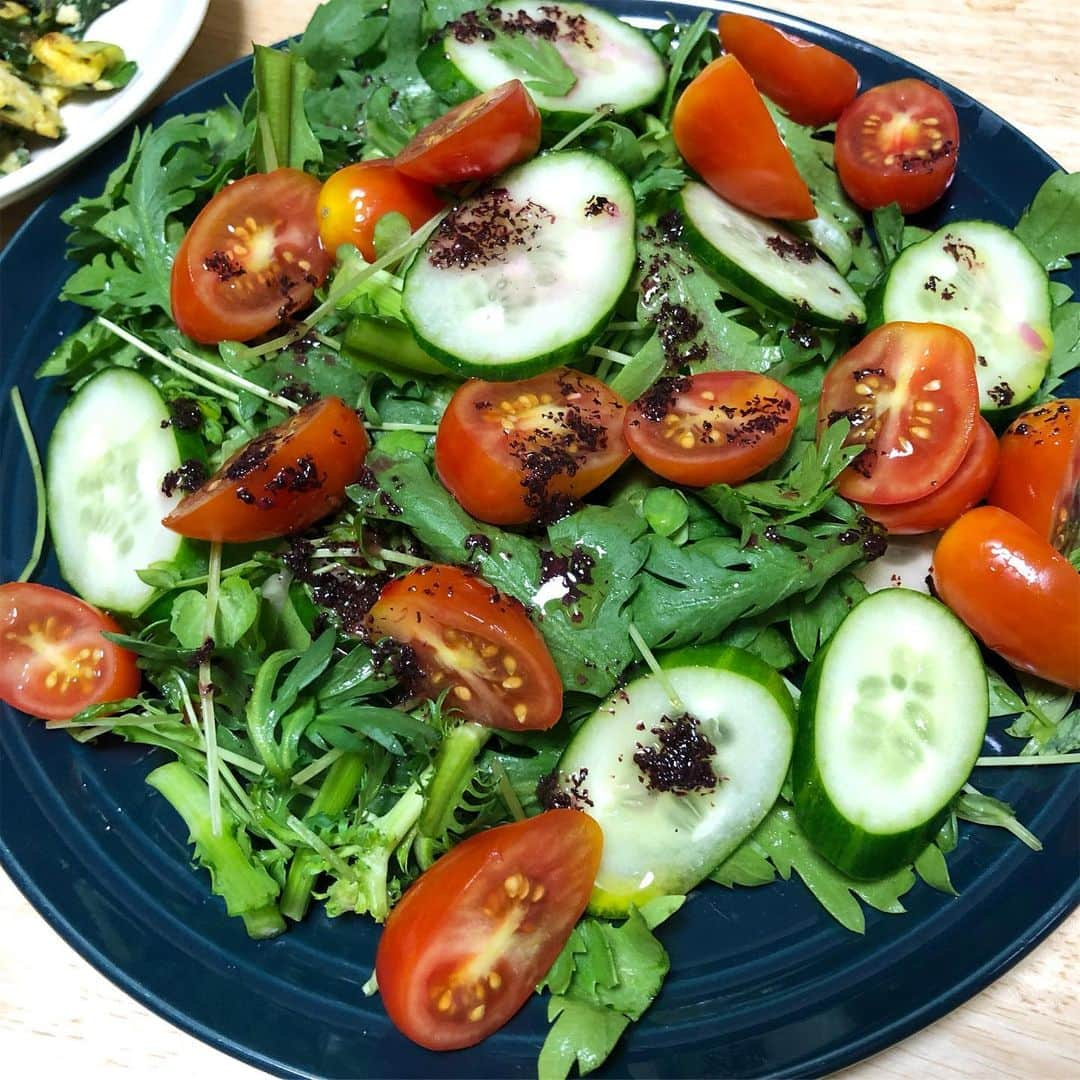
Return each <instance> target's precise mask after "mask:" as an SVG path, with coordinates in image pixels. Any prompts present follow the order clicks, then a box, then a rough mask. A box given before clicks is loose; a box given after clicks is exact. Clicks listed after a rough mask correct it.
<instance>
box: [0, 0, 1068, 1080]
mask: <svg viewBox="0 0 1080 1080" xmlns="http://www.w3.org/2000/svg"><path fill="white" fill-rule="evenodd" d="M195 2H197V3H199V4H202V5H203V7H204V15H205V8H206V6H208V4H209V0H195ZM591 2H593V3H596V4H597V6H600V7H604V8H611V9H618V8H619V7H620V0H591ZM637 5H649V6H653V7H655V8H656V9H657V13H658V14H657V16H641V15H636V16H631V17H629V19H630V21H633V20H634V19H635V18H637V20H638V21H641V20H642V18H645V19H657V20H658V21H663V16H664V15H666V14H667V13H669V12H671V13H672V14H674V15H675V16H676V17H677V18H678V17H680V16H682V15H685V13H688V12H700V11H702V10H711V11H715V12H719V11H739V12H745V13H747V14H752V15H756V16H759V17H763V18H766V19H768V21H770V22H773V23H776V24H780V25H782V26H784V28H785V29H793V30H796V31H799V30H804V31H809V32H810V34H811V36H820V35H824V36H825V37H831V38H840V39H842V40H843V41H844V42H845V44H847V45H849V46H851V47H854V48H856V49H858V50H860V51H865V52H867V53H869V54H871V55H874V56H877V57H882V58H885V59H887V60H888V61H889V63H890V64H894V63H898V64H900V65H903V67H904V68H905V69H906V71H907V72H908V73H909V74H911V75H914V76H918V77H923V78H925V79H926V80H927V81H928V82H930V83H932V84H933V85H935V86H938V87H940V88H941V89H942V90H943V91H945V92H946V93H947V94H948V95H949V96H950V97H951V98H952V99H953V100H954V101H957V102H961V103H964V104H970V105H973V106H975V107H976V108H977V109H978V110H979V113H980V116H985V117H989V118H990V119H992V120H994V121H997V122H999V123H1000V124H1001V125H1002V126H1003V127H1005V128H1007V129H1009V131H1010V132H1011V133H1012V134H1013V135H1014V136H1016V137H1018V138H1019V139H1020V140H1021V141H1022V142H1023V143H1024V144H1025V146H1026V149H1027V150H1028V151H1029V152H1031V153H1033V154H1034V155H1036V156H1037V157H1038V158H1039V159H1040V160H1041V161H1042V162H1044V163H1045V164H1046V165H1047V166H1048V167H1049V168H1051V169H1053V170H1057V171H1065V170H1064V168H1063V166H1062V165H1061V164H1060V163H1059V162H1057V160H1056V159H1055V158H1054V157H1052V156H1051V155H1050V154H1049V153H1048V152H1047V151H1046V150H1044V149H1043V148H1042V147H1041V146H1039V145H1038V144H1037V143H1036V142H1035V141H1034V139H1033V138H1032V137H1031V136H1029V135H1028V134H1027V133H1026V132H1024V131H1022V130H1021V129H1019V128H1018V127H1016V126H1015V125H1014V124H1012V123H1011V122H1009V121H1008V120H1007V119H1005V118H1004V117H1002V116H1001V115H1000V114H998V113H997V112H995V111H994V110H992V109H990V108H988V107H986V106H984V105H983V104H982V103H981V102H979V101H978V99H976V98H974V97H972V96H971V95H970V94H968V93H967V92H966V91H964V90H961V89H959V88H958V87H956V86H955V85H953V84H951V83H949V82H947V81H945V80H944V79H941V78H940V77H938V76H936V75H935V74H933V73H932V72H930V71H928V70H927V69H925V68H922V67H920V66H919V65H917V64H915V63H913V62H911V61H909V60H906V59H905V58H904V57H902V56H899V55H898V54H896V53H893V52H891V51H890V50H888V49H885V48H883V47H881V46H877V45H873V44H872V43H870V42H867V41H865V40H864V39H861V38H858V37H855V36H853V35H851V34H849V33H847V32H845V31H840V30H836V29H834V28H831V27H829V26H827V25H825V24H822V23H818V22H816V21H813V20H809V19H805V18H803V17H801V16H797V15H792V14H789V13H786V12H779V11H775V10H773V9H770V8H767V7H763V6H759V5H757V4H751V3H743V2H740V0H734V2H729V0H679V2H676V3H665V0H629V3H628V6H637ZM622 17H624V18H626V17H627V16H625V15H623V16H622ZM199 25H201V19H200V23H198V24H196V32H197V30H198V26H199ZM193 36H194V35H193ZM287 40H288V39H285V40H284V41H282V42H278V43H276V44H279V45H280V44H284V43H285V41H287ZM186 51H187V47H185V50H184V52H186ZM183 55H184V53H181V54H180V56H179V57H178V59H177V63H178V62H179V60H180V59H181V58H182V57H183ZM251 59H252V57H251V55H250V54H249V55H247V56H243V57H240V58H239V59H237V60H234V61H232V62H231V63H229V64H226V65H224V66H222V67H220V68H218V69H216V70H215V71H213V72H210V73H208V74H206V75H204V76H202V77H201V78H199V79H197V80H195V81H194V82H192V83H190V84H189V85H187V86H185V87H183V88H182V89H181V90H179V91H177V93H176V94H173V95H171V96H170V97H169V98H168V99H167V100H165V101H163V102H160V103H158V104H157V105H156V106H155V108H154V109H153V110H152V111H151V112H150V113H148V114H146V116H145V117H143V118H142V120H143V121H144V122H146V123H155V122H157V121H158V118H159V113H160V112H161V111H162V110H163V109H167V108H170V107H172V106H174V105H175V103H176V101H177V99H178V98H180V97H182V96H185V95H187V94H188V93H189V92H195V91H197V90H201V89H203V88H205V87H206V86H207V84H210V83H213V82H215V81H217V80H218V79H220V78H221V77H222V76H224V75H226V74H227V73H233V72H236V71H237V70H238V69H240V68H242V67H244V66H245V65H250V63H251ZM165 77H167V74H166V76H165ZM162 81H164V78H163V79H162ZM174 111H175V110H174ZM133 119H134V117H133V115H132V114H129V115H128V117H127V118H126V120H124V121H121V122H120V123H119V124H118V125H115V126H113V127H112V128H111V129H110V130H109V131H108V132H106V134H105V135H104V136H103V137H102V138H101V139H99V140H98V141H97V142H96V143H95V144H94V145H93V146H92V147H90V148H89V150H88V151H87V152H102V153H103V152H105V151H106V150H107V149H109V145H110V144H111V143H112V142H113V141H114V140H116V141H117V145H119V140H120V138H121V137H122V136H124V135H125V134H126V133H127V132H128V130H129V128H130V127H131V126H132V121H133ZM102 143H105V144H106V145H105V146H102ZM50 175H53V176H54V175H55V174H50ZM70 200H71V194H70V193H68V192H65V190H64V189H63V188H61V189H60V190H57V191H56V192H54V193H52V194H50V196H49V197H48V198H47V199H46V200H44V201H43V202H42V203H41V204H40V205H39V206H38V207H37V208H36V209H35V210H34V212H33V213H32V214H31V215H30V216H29V217H28V218H27V219H26V220H25V221H24V222H23V223H22V225H21V226H20V227H19V228H18V229H17V231H16V232H15V233H14V234H13V235H12V237H11V238H10V240H9V242H8V243H7V244H6V245H4V247H3V248H2V249H0V263H2V262H3V261H4V260H5V259H6V258H7V257H8V256H9V253H10V252H11V251H12V250H13V249H14V248H15V246H16V243H17V242H18V241H19V240H20V239H21V238H22V237H23V234H24V233H27V232H29V231H31V230H32V228H33V227H34V226H35V224H36V223H37V222H38V220H39V218H41V217H43V216H45V215H47V214H48V213H51V212H53V211H54V210H58V209H60V208H61V205H63V206H67V205H69V204H70ZM0 205H2V201H0ZM4 708H5V709H6V708H7V707H4ZM10 711H12V712H14V710H10ZM17 715H22V714H17ZM0 867H2V868H3V869H4V871H5V872H6V873H7V874H8V876H9V877H10V879H11V881H12V882H13V883H14V884H15V886H16V888H17V889H18V890H19V892H20V893H21V894H22V895H23V896H24V897H25V898H26V899H27V901H28V902H29V903H30V904H31V905H32V906H33V907H34V909H35V911H37V913H38V914H40V915H41V916H42V918H44V919H45V921H46V923H48V925H49V926H50V927H51V928H52V929H53V930H55V931H56V932H57V933H58V934H59V935H60V937H61V938H62V939H63V940H64V942H65V943H66V944H67V945H68V946H70V947H71V948H72V949H74V951H75V952H76V953H78V955H79V956H81V957H82V958H83V959H84V960H86V961H87V962H88V963H89V964H91V966H92V967H94V969H95V970H96V971H97V972H99V973H100V974H102V975H103V976H104V977H105V978H107V979H109V981H110V982H112V983H113V984H114V985H115V986H117V987H119V988H120V989H121V990H123V991H124V992H125V993H127V994H129V995H130V996H131V997H133V998H134V999H135V1000H136V1001H138V1002H139V1003H140V1004H141V1005H142V1006H143V1007H145V1008H146V1009H147V1010H148V1011H150V1012H151V1013H153V1014H154V1015H156V1016H158V1017H160V1018H162V1019H164V1020H166V1021H167V1022H168V1023H170V1024H172V1025H174V1026H175V1027H177V1028H179V1029H180V1030H182V1031H184V1032H185V1033H187V1034H189V1035H191V1036H193V1037H195V1038H197V1039H199V1040H200V1041H201V1042H203V1043H205V1044H207V1045H209V1046H212V1047H214V1048H215V1049H216V1050H219V1051H221V1052H223V1053H225V1054H227V1055H229V1056H230V1057H233V1058H235V1059H238V1060H240V1061H243V1062H245V1063H246V1064H249V1065H252V1066H254V1067H256V1068H259V1069H262V1070H264V1071H266V1072H268V1073H270V1074H271V1075H275V1076H281V1077H303V1078H309V1077H315V1076H317V1075H318V1074H316V1073H312V1072H309V1071H307V1070H305V1069H303V1068H298V1067H297V1066H295V1065H292V1064H290V1063H287V1062H284V1061H281V1060H279V1059H278V1058H276V1057H274V1056H272V1055H271V1054H268V1053H264V1052H260V1051H257V1050H253V1049H251V1048H249V1047H248V1046H246V1045H243V1044H241V1043H240V1042H239V1041H237V1040H236V1039H235V1038H233V1037H230V1036H228V1035H225V1034H223V1033H221V1032H220V1031H218V1030H217V1029H215V1028H212V1027H210V1026H209V1025H207V1024H204V1023H202V1022H200V1021H198V1020H197V1019H195V1018H194V1017H193V1016H191V1015H190V1014H189V1013H187V1012H185V1011H183V1010H182V1009H180V1008H177V1007H175V1006H174V1005H172V1003H171V1002H170V1001H168V1000H167V999H166V998H164V997H162V996H159V995H157V994H155V993H154V992H153V991H152V990H150V989H149V988H147V987H146V986H145V985H144V984H143V983H142V982H140V981H139V980H138V979H137V978H136V977H133V976H130V975H129V974H128V973H127V972H126V971H125V970H124V968H123V967H122V966H121V964H120V963H119V962H117V961H114V960H113V959H111V958H110V957H108V956H107V955H106V954H105V953H104V952H103V951H102V949H101V947H100V946H99V945H98V944H96V943H95V942H93V941H91V940H90V938H89V937H88V936H86V935H83V934H81V933H80V932H79V931H78V930H76V929H75V927H74V926H73V925H72V923H71V922H70V920H69V919H68V918H67V917H66V916H65V915H64V914H63V913H62V912H61V911H60V910H59V908H58V906H57V905H56V903H54V902H53V900H51V899H50V898H49V896H48V895H46V893H45V892H44V891H43V890H42V889H41V888H40V887H39V886H38V885H37V883H36V882H35V881H34V880H33V879H32V878H31V876H30V875H29V873H28V872H27V871H26V868H25V867H24V866H23V865H22V864H21V863H20V862H19V861H18V859H17V857H16V856H15V855H14V853H13V851H12V850H11V848H10V847H9V845H8V843H7V840H6V839H5V837H4V833H3V825H2V822H0ZM1078 906H1080V881H1078V882H1074V883H1073V885H1072V887H1071V889H1068V890H1066V891H1064V892H1063V893H1062V894H1061V895H1060V896H1058V897H1057V898H1056V899H1055V901H1054V902H1053V903H1052V904H1051V905H1050V906H1049V907H1048V908H1047V909H1046V910H1045V911H1044V912H1043V913H1042V915H1041V916H1040V918H1039V919H1038V920H1037V921H1036V923H1035V924H1034V926H1033V927H1032V928H1029V929H1033V932H1030V933H1026V934H1023V935H1021V936H1018V937H1016V938H1014V939H1013V940H1012V941H1010V942H1009V943H1008V944H1007V945H1005V946H1003V947H1002V948H1000V949H998V950H997V951H996V952H995V953H994V954H993V955H991V956H990V957H988V958H987V959H985V960H984V961H983V962H982V963H981V964H978V965H977V966H976V967H975V968H974V969H973V970H969V971H968V972H967V973H966V974H965V976H964V977H963V978H962V979H961V980H959V981H958V982H955V983H953V984H952V985H951V986H950V987H949V989H948V991H947V992H945V993H943V994H940V995H937V996H935V997H932V998H931V999H929V1000H924V1001H921V1002H920V1003H919V1004H918V1005H916V1006H915V1007H913V1008H909V1009H908V1010H907V1011H905V1012H904V1013H903V1014H902V1015H900V1016H898V1017H897V1018H896V1019H895V1020H893V1021H892V1022H891V1023H888V1024H886V1025H883V1026H878V1027H876V1028H873V1029H871V1030H869V1031H868V1032H867V1033H866V1034H864V1035H862V1036H860V1037H859V1038H856V1039H849V1040H848V1041H847V1042H845V1043H844V1044H843V1046H840V1047H834V1048H832V1049H826V1050H823V1051H821V1052H820V1053H818V1054H816V1055H815V1056H814V1057H812V1058H805V1059H803V1060H801V1061H800V1062H799V1063H798V1064H797V1065H793V1066H791V1067H790V1068H789V1069H787V1070H786V1071H779V1072H778V1071H775V1070H773V1071H772V1072H770V1073H769V1074H768V1075H776V1076H795V1075H799V1076H803V1075H811V1074H813V1075H820V1074H823V1073H830V1072H833V1071H835V1070H836V1069H839V1068H843V1067H846V1066H850V1065H854V1064H857V1063H859V1062H863V1061H866V1060H867V1059H869V1058H870V1057H872V1056H874V1055H875V1054H878V1053H880V1052H881V1051H883V1050H885V1049H887V1048H888V1047H890V1046H892V1045H894V1044H896V1043H898V1042H900V1041H901V1040H903V1039H905V1038H907V1037H909V1036H910V1035H912V1034H914V1033H916V1032H917V1031H919V1030H922V1029H923V1028H925V1027H927V1026H928V1025H930V1024H931V1023H933V1022H934V1021H936V1020H938V1019H940V1018H941V1017H943V1016H944V1015H946V1014H947V1013H949V1012H951V1011H952V1010H954V1009H956V1008H958V1007H959V1006H960V1005H962V1004H964V1003H965V1002H967V1001H969V1000H970V999H971V998H972V997H973V996H974V995H975V994H977V993H978V992H980V991H981V990H983V989H985V987H987V986H988V985H989V984H990V983H992V982H993V981H995V980H996V979H997V978H999V977H1000V976H1001V975H1003V974H1004V973H1005V972H1007V971H1008V970H1009V969H1011V968H1012V967H1013V966H1014V965H1015V964H1016V963H1017V962H1018V961H1020V960H1021V959H1023V958H1024V957H1025V956H1027V955H1029V954H1030V953H1031V952H1032V951H1033V950H1034V949H1035V948H1037V947H1038V946H1039V945H1040V944H1041V943H1042V942H1043V941H1045V940H1046V938H1047V937H1048V936H1049V935H1050V934H1051V933H1052V932H1053V931H1054V930H1055V929H1056V928H1057V927H1058V926H1059V925H1060V924H1061V923H1062V922H1063V921H1064V920H1065V918H1066V917H1067V916H1068V915H1069V914H1071V913H1072V911H1073V910H1075V909H1076V908H1077V907H1078Z"/></svg>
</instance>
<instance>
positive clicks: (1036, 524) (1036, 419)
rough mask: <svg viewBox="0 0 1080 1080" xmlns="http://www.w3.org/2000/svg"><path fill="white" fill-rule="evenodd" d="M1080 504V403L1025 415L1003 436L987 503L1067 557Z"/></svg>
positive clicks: (1050, 405) (1069, 402) (1064, 401)
mask: <svg viewBox="0 0 1080 1080" xmlns="http://www.w3.org/2000/svg"><path fill="white" fill-rule="evenodd" d="M1078 499H1080V398H1062V399H1061V400H1059V401H1048V402H1046V404H1045V405H1039V406H1037V407H1036V408H1034V409H1029V410H1028V411H1027V412H1025V413H1022V414H1021V415H1020V416H1018V417H1017V418H1016V419H1015V420H1014V421H1013V422H1012V423H1011V424H1010V425H1009V428H1008V430H1007V431H1006V432H1005V434H1004V435H1002V436H1001V462H1000V464H999V465H998V473H997V478H996V479H995V481H994V486H993V487H992V488H991V489H990V494H989V496H988V497H987V500H988V501H989V502H991V503H993V505H994V506H1000V507H1001V508H1002V510H1008V511H1009V513H1010V514H1015V515H1016V516H1017V517H1018V518H1019V519H1020V520H1021V521H1026V522H1027V523H1028V524H1029V525H1030V526H1031V527H1032V528H1033V529H1034V530H1035V531H1036V532H1037V533H1038V534H1039V535H1040V536H1045V537H1046V538H1047V539H1048V540H1049V541H1050V543H1051V545H1053V546H1054V547H1056V548H1057V549H1058V550H1059V551H1065V550H1066V549H1067V548H1068V547H1069V546H1070V545H1071V542H1072V541H1073V540H1074V539H1075V534H1076V528H1077V525H1078V524H1080V507H1078V506H1077V500H1078Z"/></svg>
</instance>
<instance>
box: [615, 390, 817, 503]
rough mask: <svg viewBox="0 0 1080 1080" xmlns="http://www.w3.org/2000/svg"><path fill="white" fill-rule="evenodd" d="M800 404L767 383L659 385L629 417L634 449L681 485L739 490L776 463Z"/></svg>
mask: <svg viewBox="0 0 1080 1080" xmlns="http://www.w3.org/2000/svg"><path fill="white" fill-rule="evenodd" d="M798 419H799V399H798V397H797V395H795V394H794V393H792V392H791V391H790V390H789V389H788V388H787V387H786V386H783V385H782V384H781V383H778V382H777V381H776V380H775V379H770V378H769V377H768V376H767V375H756V374H754V373H753V372H749V371H710V372H705V373H703V374H701V375H683V376H677V377H675V378H666V379H660V380H658V381H657V382H656V383H655V384H654V385H653V386H652V387H651V388H650V389H649V390H648V391H647V392H646V393H645V394H644V395H642V397H640V398H638V399H637V401H635V402H633V403H632V404H631V405H630V407H629V408H628V409H627V411H626V425H625V434H626V441H627V442H628V443H629V444H630V449H631V451H632V452H633V454H634V457H636V458H637V459H638V460H639V461H640V462H641V463H642V464H643V465H644V466H645V467H646V468H648V469H651V470H652V471H653V472H654V473H656V474H657V475H659V476H662V477H664V479H666V480H671V481H672V482H673V483H676V484H686V485H688V486H690V487H704V486H705V485H706V484H738V483H741V482H742V481H743V480H746V479H748V478H749V477H751V476H753V475H754V474H755V473H758V472H760V471H761V470H762V469H764V468H765V467H766V466H768V465H771V464H772V463H773V462H774V461H776V460H777V459H778V458H779V457H781V455H782V454H783V453H784V451H785V450H786V449H787V448H788V445H789V444H790V442H791V438H792V436H793V435H794V433H795V423H796V421H797V420H798Z"/></svg>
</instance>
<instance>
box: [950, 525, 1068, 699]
mask: <svg viewBox="0 0 1080 1080" xmlns="http://www.w3.org/2000/svg"><path fill="white" fill-rule="evenodd" d="M933 575H934V587H935V588H936V589H937V592H938V595H939V596H940V597H941V599H942V600H943V601H944V602H945V603H946V604H948V605H949V607H950V608H952V610H953V611H954V612H955V613H956V614H957V615H958V616H959V617H960V618H961V619H963V621H964V622H965V623H966V624H967V625H968V627H969V628H970V629H971V631H972V633H974V634H975V635H976V636H977V637H979V638H980V639H981V640H982V641H983V643H984V644H985V645H987V646H988V647H989V648H991V649H993V650H994V651H995V652H996V653H998V654H999V655H1001V656H1002V657H1004V658H1005V659H1006V660H1008V662H1009V663H1010V664H1012V665H1013V666H1014V667H1017V668H1020V669H1021V670H1022V671H1029V672H1031V673H1032V674H1033V675H1038V676H1039V677H1040V678H1043V679H1049V680H1050V682H1054V683H1059V684H1060V685H1062V686H1067V687H1069V688H1070V689H1072V690H1080V573H1078V572H1077V571H1076V569H1075V568H1074V567H1073V566H1072V565H1071V564H1070V563H1069V561H1068V560H1067V559H1066V558H1064V556H1062V555H1060V554H1058V552H1056V551H1055V550H1054V549H1053V548H1052V547H1051V546H1050V544H1049V543H1048V542H1047V541H1046V540H1045V539H1044V538H1043V537H1042V536H1040V535H1039V534H1038V533H1037V532H1035V530H1034V529H1032V528H1031V526H1030V525H1026V524H1025V523H1024V522H1022V521H1021V520H1020V519H1019V518H1017V517H1013V515H1012V514H1009V513H1007V512H1006V511H1004V510H1001V509H999V508H998V507H996V506H980V507H977V508H976V509H975V510H969V511H968V512H967V513H966V514H964V516H963V517H961V518H960V519H959V520H958V521H956V522H954V523H953V524H952V525H951V526H950V527H949V528H948V529H946V531H945V534H944V535H943V536H942V538H941V540H940V542H939V543H938V546H937V549H936V550H935V551H934V566H933Z"/></svg>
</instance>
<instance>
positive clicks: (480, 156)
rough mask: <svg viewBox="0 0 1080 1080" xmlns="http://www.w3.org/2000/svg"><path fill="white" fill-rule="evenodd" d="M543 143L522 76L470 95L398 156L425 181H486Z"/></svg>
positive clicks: (403, 166) (410, 172)
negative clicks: (471, 96) (478, 93)
mask: <svg viewBox="0 0 1080 1080" xmlns="http://www.w3.org/2000/svg"><path fill="white" fill-rule="evenodd" d="M539 148H540V113H539V112H538V111H537V108H536V105H535V104H534V103H533V99H532V97H531V96H530V94H529V92H528V90H526V89H525V87H524V85H523V84H522V82H521V80H520V79H511V80H510V81H509V82H505V83H503V84H502V85H501V86H496V87H495V88H494V89H492V90H488V91H487V93H484V94H480V95H479V96H478V97H474V98H470V99H469V100H468V101H465V102H462V103H461V104H460V105H458V106H457V107H456V108H453V109H451V110H450V111H449V112H448V113H447V114H446V115H445V116H440V117H439V119H438V120H435V121H433V122H432V123H430V124H428V126H427V127H425V128H423V129H422V130H421V131H418V132H417V133H416V135H414V136H413V138H412V140H411V141H410V142H409V144H408V145H407V146H406V147H405V149H404V150H402V151H401V153H400V154H398V156H397V157H396V158H394V165H395V166H396V167H397V168H398V170H399V171H401V172H403V173H405V175H406V176H411V177H412V178H413V179H414V180H422V181H423V182H424V183H425V184H436V185H438V184H457V183H460V182H461V181H463V180H483V179H485V178H486V177H489V176H495V175H496V174H497V173H501V172H502V171H503V169H506V168H509V167H510V166H511V165H514V164H516V163H517V162H519V161H525V160H526V159H527V158H531V157H532V156H533V154H535V153H536V151H537V150H538V149H539Z"/></svg>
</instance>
